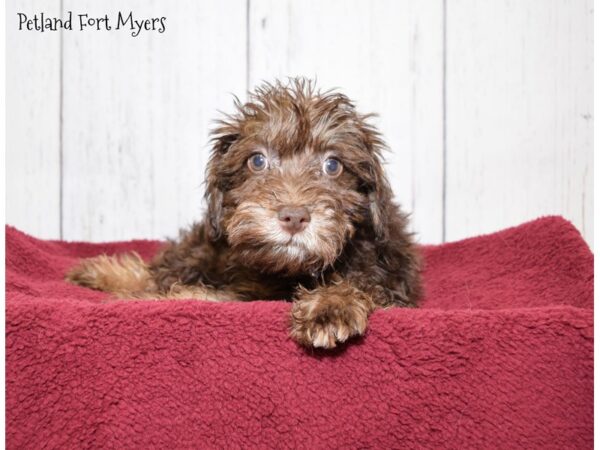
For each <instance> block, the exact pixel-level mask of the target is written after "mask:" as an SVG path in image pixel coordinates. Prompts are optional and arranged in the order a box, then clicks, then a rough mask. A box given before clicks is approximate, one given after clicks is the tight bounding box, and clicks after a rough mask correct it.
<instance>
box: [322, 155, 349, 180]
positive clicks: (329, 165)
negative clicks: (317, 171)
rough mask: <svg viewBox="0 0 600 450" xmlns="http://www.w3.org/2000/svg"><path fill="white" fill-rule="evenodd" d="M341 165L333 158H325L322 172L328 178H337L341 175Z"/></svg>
mask: <svg viewBox="0 0 600 450" xmlns="http://www.w3.org/2000/svg"><path fill="white" fill-rule="evenodd" d="M343 167H344V166H342V163H341V162H339V161H338V160H337V159H335V158H327V159H326V160H325V162H324V163H323V172H325V173H326V174H327V175H329V176H330V177H337V176H338V175H339V174H341V173H342V169H343Z"/></svg>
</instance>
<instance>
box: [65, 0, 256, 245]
mask: <svg viewBox="0 0 600 450" xmlns="http://www.w3.org/2000/svg"><path fill="white" fill-rule="evenodd" d="M64 1H65V9H66V10H73V12H74V14H75V12H85V13H87V14H89V15H90V17H92V16H95V15H98V16H104V14H106V13H108V14H109V16H110V17H113V18H114V19H113V20H116V16H117V13H118V11H122V12H124V13H125V14H128V13H129V11H132V12H133V14H134V16H135V18H136V19H143V18H144V19H145V18H151V17H163V16H164V17H166V18H167V19H166V22H165V26H166V29H165V31H164V33H158V32H157V31H154V32H149V31H145V32H144V31H143V32H142V33H141V34H140V35H139V36H137V37H132V36H131V35H130V34H129V32H128V31H124V30H119V31H116V30H112V31H110V32H106V31H89V32H86V31H83V32H75V31H73V32H71V33H65V41H64V83H65V88H64V149H63V154H64V180H63V183H64V214H63V221H64V232H65V236H66V237H67V238H69V239H82V240H92V241H102V240H114V239H129V238H133V237H145V238H163V237H165V236H173V235H174V234H175V233H176V231H177V229H178V228H179V227H183V226H186V225H188V224H189V223H190V222H192V221H193V220H194V219H198V218H199V217H200V214H201V209H202V205H203V199H202V194H203V188H202V183H203V180H204V166H205V164H206V161H207V157H208V130H209V128H210V127H211V126H212V125H211V124H212V121H213V120H214V119H215V118H216V117H217V116H218V114H217V109H230V106H231V103H232V101H231V95H230V93H231V92H233V93H236V94H238V95H243V94H244V92H245V88H246V33H245V29H246V20H247V18H246V1H245V0H228V1H219V0H214V1H206V2H204V1H203V2H196V1H191V0H190V1H185V2H184V1H181V2H169V1H166V0H163V1H152V2H148V1H142V0H136V1H130V2H128V3H127V7H126V8H125V7H124V6H123V4H122V2H117V1H110V2H94V1H81V0H77V1H75V0H64ZM232 30H235V32H232Z"/></svg>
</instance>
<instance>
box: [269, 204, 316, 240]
mask: <svg viewBox="0 0 600 450" xmlns="http://www.w3.org/2000/svg"><path fill="white" fill-rule="evenodd" d="M277 217H278V219H279V225H281V228H283V229H284V230H285V231H287V232H288V233H290V234H291V235H294V234H296V233H299V232H301V231H302V230H304V229H305V228H306V227H307V226H308V224H309V223H310V212H309V211H308V209H306V208H305V207H304V206H283V207H281V208H279V211H278V212H277Z"/></svg>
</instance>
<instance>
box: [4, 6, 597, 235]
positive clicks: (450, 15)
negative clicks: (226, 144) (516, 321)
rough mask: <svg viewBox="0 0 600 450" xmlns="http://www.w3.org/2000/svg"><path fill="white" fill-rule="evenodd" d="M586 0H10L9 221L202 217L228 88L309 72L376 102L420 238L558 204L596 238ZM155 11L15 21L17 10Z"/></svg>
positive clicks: (97, 224)
mask: <svg viewBox="0 0 600 450" xmlns="http://www.w3.org/2000/svg"><path fill="white" fill-rule="evenodd" d="M592 7H593V4H592V0H571V1H563V0H522V1H516V0H490V1H486V2H481V1H477V0H435V1H434V0H428V1H424V0H405V1H397V0H375V1H367V0H325V1H324V0H320V1H319V0H308V1H306V0H302V1H300V0H226V1H224V0H210V1H202V2H199V1H193V0H185V1H184V0H181V1H177V2H173V1H168V0H160V1H158V0H155V1H148V0H128V1H119V2H117V1H116V0H111V1H103V2H97V1H91V0H85V1H83V0H62V1H61V0H28V1H23V0H9V1H8V2H7V22H8V23H7V93H8V97H7V121H8V124H7V125H8V126H7V158H6V160H7V169H8V170H7V208H6V217H7V222H8V223H10V224H12V225H15V226H17V227H19V228H21V229H22V230H24V231H26V232H29V233H32V234H34V235H37V236H40V237H44V238H63V239H69V240H92V241H102V240H115V239H129V238H133V237H146V238H164V237H166V236H173V235H174V234H175V233H176V231H177V229H178V228H179V227H181V226H185V225H187V224H189V223H191V222H192V221H193V220H194V219H197V218H199V217H200V213H201V211H202V206H203V205H202V180H203V175H204V165H205V163H206V160H207V154H208V130H209V128H210V126H211V121H212V120H213V119H215V118H217V117H218V114H217V110H222V111H231V103H232V102H231V94H236V95H238V96H239V97H240V98H242V99H243V98H244V97H245V92H246V91H247V89H249V88H252V87H253V86H255V85H256V84H257V83H260V82H261V80H273V79H275V78H281V77H285V76H297V75H304V76H308V77H313V78H314V77H316V78H317V80H318V84H319V85H320V86H322V87H324V88H329V87H339V88H340V89H341V90H343V91H344V92H345V93H347V94H348V95H349V96H350V97H351V98H353V99H355V100H356V101H357V103H358V105H359V107H360V109H361V110H363V111H365V112H368V111H375V112H377V113H378V114H379V115H380V117H379V119H378V120H377V124H378V125H379V126H380V128H381V130H382V131H383V133H384V135H385V136H386V138H387V141H388V143H389V145H390V147H391V148H392V150H393V152H392V153H391V154H390V155H389V156H388V165H387V169H388V174H389V177H390V180H391V182H392V185H393V187H394V190H395V193H396V196H397V198H398V200H399V201H400V202H401V203H402V204H403V205H404V208H405V209H406V210H408V211H410V212H412V214H413V228H414V230H415V231H417V233H418V235H419V238H420V240H421V242H427V243H436V242H441V241H445V240H455V239H459V238H462V237H465V236H470V235H474V234H480V233H485V232H490V231H494V230H497V229H500V228H503V227H506V226H510V225H516V224H518V223H520V222H523V221H526V220H529V219H533V218H535V217H538V216H540V215H545V214H561V215H563V216H565V217H567V218H568V219H569V220H571V221H572V222H573V223H574V224H575V225H576V226H577V227H578V228H579V229H580V230H581V231H582V233H583V234H584V236H585V237H586V239H587V240H588V242H590V243H592V242H593V235H592V231H593V230H592V228H593V209H592V205H593V192H592V185H593V170H592V160H593V154H592V152H593V150H592V138H593V132H592V125H593V116H592V114H593V101H592V93H593V64H592V51H593V42H592V34H593V22H592V21H593V16H592ZM69 10H72V11H73V12H74V14H75V13H79V12H84V13H88V14H90V16H91V15H94V14H98V15H104V14H105V13H108V14H109V15H113V16H114V15H116V13H117V11H119V10H120V11H124V12H125V11H126V12H128V11H130V10H131V11H133V12H134V14H135V15H136V16H138V17H140V18H141V17H156V16H159V17H160V16H166V17H167V22H166V25H167V29H166V32H165V33H163V34H158V33H145V34H142V35H140V36H138V37H136V38H133V37H130V36H129V35H128V34H127V33H122V32H114V31H113V32H97V31H96V32H94V31H84V32H78V31H66V32H63V33H39V32H23V31H21V32H19V31H17V24H18V22H17V18H16V12H17V11H18V12H25V13H28V14H32V13H34V12H40V11H44V12H45V13H47V14H53V15H59V14H60V12H61V11H63V12H64V11H69Z"/></svg>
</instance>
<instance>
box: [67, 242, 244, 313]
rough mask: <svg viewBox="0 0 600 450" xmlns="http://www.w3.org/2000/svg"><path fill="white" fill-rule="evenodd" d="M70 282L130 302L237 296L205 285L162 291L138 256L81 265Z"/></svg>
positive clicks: (96, 259) (97, 259)
mask: <svg viewBox="0 0 600 450" xmlns="http://www.w3.org/2000/svg"><path fill="white" fill-rule="evenodd" d="M66 279H67V281H69V282H71V283H73V284H77V285H79V286H85V287H89V288H92V289H96V290H99V291H105V292H110V293H112V294H114V295H115V296H116V297H119V298H127V299H144V300H160V299H198V300H207V301H214V302H222V301H235V300H237V296H236V294H235V293H234V292H230V291H224V290H217V289H214V288H212V287H210V286H205V285H202V284H198V285H194V286H189V285H183V284H179V283H174V284H173V285H172V286H171V287H170V288H169V290H168V291H166V292H163V291H161V290H159V289H158V287H157V286H156V283H155V281H154V278H153V277H152V274H151V272H150V269H149V267H148V265H147V264H146V263H145V262H144V260H143V259H142V258H141V257H140V256H139V255H138V254H137V253H135V252H132V253H124V254H121V255H117V256H106V255H101V256H96V257H94V258H87V259H83V260H81V261H80V263H79V264H78V265H77V266H75V267H73V268H72V269H71V270H70V271H69V272H68V273H67V277H66Z"/></svg>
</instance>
